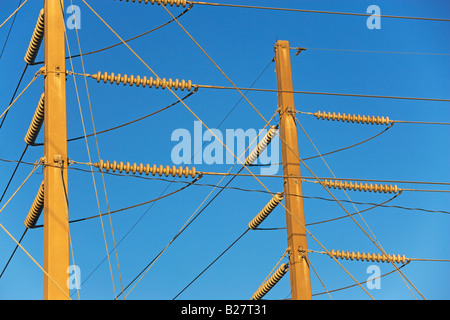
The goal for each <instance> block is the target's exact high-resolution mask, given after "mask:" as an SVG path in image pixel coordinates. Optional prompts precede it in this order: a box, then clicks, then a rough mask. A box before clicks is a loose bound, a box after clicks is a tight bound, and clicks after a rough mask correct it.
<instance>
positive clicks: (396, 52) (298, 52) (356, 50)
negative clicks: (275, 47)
mask: <svg viewBox="0 0 450 320" xmlns="http://www.w3.org/2000/svg"><path fill="white" fill-rule="evenodd" d="M290 49H293V50H297V52H296V53H295V55H299V54H300V53H301V52H303V51H305V50H318V51H340V52H360V53H389V54H413V55H431V56H450V53H432V52H405V51H379V50H360V49H334V48H308V47H307V48H304V47H292V48H290Z"/></svg>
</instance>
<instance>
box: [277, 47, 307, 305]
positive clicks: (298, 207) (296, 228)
mask: <svg viewBox="0 0 450 320" xmlns="http://www.w3.org/2000/svg"><path fill="white" fill-rule="evenodd" d="M275 62H276V73H277V87H278V90H279V92H278V108H279V112H280V136H281V140H282V141H281V155H282V160H283V175H284V176H285V178H284V193H285V205H286V226H287V239H288V249H289V274H290V279H291V298H292V299H293V300H311V298H312V297H311V281H310V275H309V266H308V260H307V254H308V250H307V245H306V230H305V228H304V226H305V215H304V209H303V198H302V197H301V196H302V185H301V180H300V178H299V177H300V161H299V153H298V141H297V126H296V123H295V116H296V115H295V104H294V94H293V92H292V91H293V85H292V72H291V57H290V52H289V42H288V41H278V42H277V43H276V44H275ZM290 177H292V178H290Z"/></svg>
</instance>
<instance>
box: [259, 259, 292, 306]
mask: <svg viewBox="0 0 450 320" xmlns="http://www.w3.org/2000/svg"><path fill="white" fill-rule="evenodd" d="M288 269H289V265H288V264H287V263H283V264H282V265H280V266H279V267H278V269H277V270H276V271H275V272H274V273H273V274H272V275H271V276H270V278H269V279H268V280H267V281H266V282H264V283H263V284H262V285H261V286H260V287H259V288H258V290H256V292H255V293H254V294H253V296H252V298H251V300H260V299H261V298H262V297H264V296H265V295H266V293H267V292H269V291H270V289H272V288H273V287H274V286H275V285H276V284H277V283H278V281H280V280H281V278H283V276H284V275H285V274H286V272H287V271H288Z"/></svg>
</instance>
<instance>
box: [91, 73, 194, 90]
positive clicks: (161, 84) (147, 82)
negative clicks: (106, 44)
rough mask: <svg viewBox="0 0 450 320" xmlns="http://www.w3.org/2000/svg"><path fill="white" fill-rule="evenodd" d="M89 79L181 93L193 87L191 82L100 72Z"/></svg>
mask: <svg viewBox="0 0 450 320" xmlns="http://www.w3.org/2000/svg"><path fill="white" fill-rule="evenodd" d="M89 76H90V77H91V78H93V79H96V80H97V82H100V81H103V83H106V82H109V83H111V84H113V83H115V84H117V85H119V84H120V83H122V84H123V85H124V86H126V85H127V84H128V85H129V86H133V85H135V86H136V87H139V86H140V85H142V87H144V88H145V86H148V87H149V88H151V87H153V86H154V87H155V88H156V89H158V88H161V89H165V88H171V89H175V90H177V89H181V91H183V90H184V89H186V90H187V91H191V89H192V87H193V85H192V82H191V80H189V81H185V80H181V81H180V80H178V79H175V80H172V79H169V80H166V79H165V78H163V79H160V78H156V79H153V77H149V78H147V77H145V76H144V77H142V78H141V77H140V76H136V77H135V76H133V75H130V76H127V75H126V74H125V75H123V76H122V75H121V74H120V73H119V74H117V75H115V74H114V73H110V74H108V73H107V72H105V73H103V74H102V73H101V72H100V71H99V72H97V73H96V74H93V75H89Z"/></svg>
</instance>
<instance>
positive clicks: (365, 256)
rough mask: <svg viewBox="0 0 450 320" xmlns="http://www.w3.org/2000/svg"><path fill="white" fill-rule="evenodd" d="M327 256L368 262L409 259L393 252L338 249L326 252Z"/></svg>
mask: <svg viewBox="0 0 450 320" xmlns="http://www.w3.org/2000/svg"><path fill="white" fill-rule="evenodd" d="M328 255H329V256H332V257H335V258H339V259H345V260H349V259H350V260H356V261H368V262H375V261H376V262H380V261H381V262H395V263H400V262H402V263H405V262H406V261H409V259H408V258H406V257H405V255H402V256H400V255H399V254H398V255H394V254H392V255H391V254H388V255H385V254H379V253H377V254H375V253H365V252H363V253H359V252H354V251H352V252H349V251H344V250H342V251H339V250H331V251H329V252H328Z"/></svg>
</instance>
